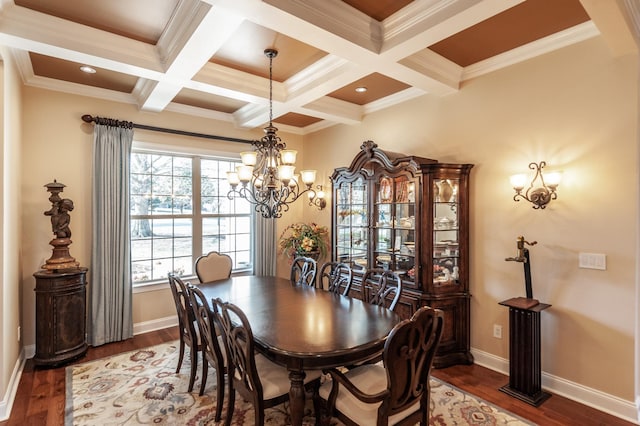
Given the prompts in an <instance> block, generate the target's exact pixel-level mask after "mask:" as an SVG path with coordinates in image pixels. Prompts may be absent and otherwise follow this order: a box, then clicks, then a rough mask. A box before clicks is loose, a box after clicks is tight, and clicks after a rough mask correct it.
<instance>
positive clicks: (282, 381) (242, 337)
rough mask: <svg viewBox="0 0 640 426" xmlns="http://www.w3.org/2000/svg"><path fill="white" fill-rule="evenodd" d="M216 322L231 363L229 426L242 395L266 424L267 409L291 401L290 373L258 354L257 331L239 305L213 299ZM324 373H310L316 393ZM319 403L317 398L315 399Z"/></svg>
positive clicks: (258, 423) (309, 381)
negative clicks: (236, 395) (254, 333)
mask: <svg viewBox="0 0 640 426" xmlns="http://www.w3.org/2000/svg"><path fill="white" fill-rule="evenodd" d="M213 310H214V312H215V316H216V321H217V322H218V325H219V326H220V328H221V330H222V334H223V336H224V341H225V350H226V354H227V362H228V366H227V368H228V377H229V380H228V386H229V398H228V399H229V400H228V402H227V414H226V418H225V425H226V426H229V425H230V424H231V420H232V418H233V411H234V405H235V394H236V392H238V393H239V394H240V395H241V396H242V397H243V398H244V399H245V400H247V401H249V402H251V404H253V408H254V411H255V422H254V424H255V425H256V426H262V425H264V410H265V408H270V407H273V406H276V405H278V404H281V403H283V402H285V401H287V400H288V399H289V388H290V387H291V382H290V381H289V371H288V370H287V369H286V368H285V367H283V366H281V365H278V364H275V363H274V362H272V361H270V360H269V359H267V358H266V357H265V356H264V355H261V354H256V353H255V344H254V341H253V332H252V330H251V325H250V324H249V320H248V319H247V317H246V315H245V313H244V312H243V311H242V310H241V309H240V308H239V307H238V306H236V305H234V304H232V303H228V302H223V301H222V300H221V299H219V298H217V299H214V300H213ZM321 374H322V372H321V371H318V370H313V371H308V372H306V377H305V380H304V383H305V386H307V387H309V386H313V387H314V389H315V390H314V394H315V393H316V392H317V389H318V386H319V384H320V376H321ZM314 402H317V398H314Z"/></svg>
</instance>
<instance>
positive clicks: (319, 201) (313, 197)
mask: <svg viewBox="0 0 640 426" xmlns="http://www.w3.org/2000/svg"><path fill="white" fill-rule="evenodd" d="M316 189H317V191H315V190H311V191H309V205H310V206H315V207H317V208H318V210H322V209H324V208H325V207H327V200H325V199H324V197H325V194H324V191H323V190H322V185H317V186H316Z"/></svg>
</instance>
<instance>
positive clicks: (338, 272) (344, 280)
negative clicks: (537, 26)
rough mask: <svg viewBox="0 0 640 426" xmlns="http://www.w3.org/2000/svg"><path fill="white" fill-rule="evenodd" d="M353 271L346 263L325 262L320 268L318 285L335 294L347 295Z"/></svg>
mask: <svg viewBox="0 0 640 426" xmlns="http://www.w3.org/2000/svg"><path fill="white" fill-rule="evenodd" d="M352 278H353V273H352V271H351V268H350V267H349V265H347V264H346V263H340V262H327V263H325V264H324V265H322V268H320V275H319V277H318V287H320V288H323V289H326V290H327V291H329V292H331V293H335V294H342V295H345V296H347V295H348V294H349V289H350V288H351V281H352Z"/></svg>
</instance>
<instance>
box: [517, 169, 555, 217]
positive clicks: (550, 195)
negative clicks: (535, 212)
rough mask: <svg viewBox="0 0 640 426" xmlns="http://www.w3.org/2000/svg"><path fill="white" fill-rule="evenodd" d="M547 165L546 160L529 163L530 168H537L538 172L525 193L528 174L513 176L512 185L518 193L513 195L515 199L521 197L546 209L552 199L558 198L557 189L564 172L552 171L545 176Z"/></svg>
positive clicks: (534, 206) (537, 206) (536, 207)
mask: <svg viewBox="0 0 640 426" xmlns="http://www.w3.org/2000/svg"><path fill="white" fill-rule="evenodd" d="M546 165H547V163H546V162H544V161H541V162H540V163H530V164H529V168H530V169H531V170H535V172H536V174H535V176H534V177H533V179H531V183H530V184H529V187H528V188H527V190H526V192H524V194H523V193H522V191H523V190H524V187H525V185H526V184H527V176H526V175H524V174H517V175H513V176H511V186H513V189H514V190H515V191H516V195H514V196H513V200H514V201H520V198H523V199H525V200H527V201H529V202H530V203H532V204H533V208H534V209H544V208H545V207H546V206H547V204H549V202H550V201H551V200H555V199H557V198H558V194H557V193H556V189H557V187H558V185H559V184H560V180H561V178H562V174H561V173H560V172H550V173H547V174H546V175H544V176H543V174H542V169H543V168H544V167H545V166H546ZM545 179H546V181H545ZM537 181H539V182H537Z"/></svg>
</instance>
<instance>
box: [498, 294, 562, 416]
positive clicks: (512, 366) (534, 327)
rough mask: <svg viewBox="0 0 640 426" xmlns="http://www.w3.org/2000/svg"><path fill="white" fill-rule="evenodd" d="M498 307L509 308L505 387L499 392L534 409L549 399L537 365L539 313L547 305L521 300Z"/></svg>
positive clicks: (518, 298)
mask: <svg viewBox="0 0 640 426" xmlns="http://www.w3.org/2000/svg"><path fill="white" fill-rule="evenodd" d="M500 304H501V305H503V306H508V307H509V384H508V385H504V386H503V387H501V388H500V391H502V392H504V393H506V394H508V395H511V396H513V397H514V398H518V399H520V400H521V401H524V402H526V403H528V404H531V405H534V406H536V407H537V406H539V405H540V404H542V403H543V402H544V401H545V400H547V398H549V397H550V396H551V394H550V393H548V392H545V391H543V390H542V374H541V365H540V312H542V311H543V310H545V309H547V308H548V307H550V306H551V305H548V304H546V303H538V301H537V300H535V299H528V298H524V297H516V298H513V299H509V300H505V301H503V302H500Z"/></svg>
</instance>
